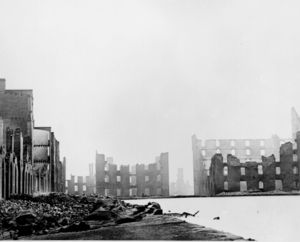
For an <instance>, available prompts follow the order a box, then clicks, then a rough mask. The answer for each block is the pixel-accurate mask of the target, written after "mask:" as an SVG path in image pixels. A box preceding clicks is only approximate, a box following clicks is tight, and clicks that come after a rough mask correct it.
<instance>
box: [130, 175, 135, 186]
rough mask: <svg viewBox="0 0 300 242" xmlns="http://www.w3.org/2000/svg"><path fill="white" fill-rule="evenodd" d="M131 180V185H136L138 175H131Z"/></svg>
mask: <svg viewBox="0 0 300 242" xmlns="http://www.w3.org/2000/svg"><path fill="white" fill-rule="evenodd" d="M129 182H130V185H131V186H136V176H130V177H129Z"/></svg>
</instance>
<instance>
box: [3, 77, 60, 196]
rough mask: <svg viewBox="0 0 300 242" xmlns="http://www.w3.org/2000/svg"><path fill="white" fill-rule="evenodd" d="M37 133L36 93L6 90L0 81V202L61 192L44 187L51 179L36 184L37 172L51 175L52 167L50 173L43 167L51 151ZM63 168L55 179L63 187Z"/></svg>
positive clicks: (56, 188)
mask: <svg viewBox="0 0 300 242" xmlns="http://www.w3.org/2000/svg"><path fill="white" fill-rule="evenodd" d="M35 130H36V129H35V128H34V119H33V91H32V90H7V89H6V81H5V79H0V199H7V198H10V197H11V196H12V195H20V194H29V195H32V194H33V192H44V191H48V190H50V191H61V190H59V189H58V186H56V185H53V186H52V187H54V189H52V187H51V186H49V187H48V186H44V187H43V186H42V185H41V184H44V183H45V180H47V179H48V177H47V176H45V177H43V179H44V180H41V181H39V182H36V177H37V173H41V174H48V173H49V172H50V173H51V168H49V170H47V169H48V168H47V166H45V165H43V164H46V163H47V162H48V163H49V159H48V156H49V154H48V153H47V152H48V151H47V149H46V150H43V148H45V146H47V145H49V142H48V141H47V140H46V136H45V137H44V136H43V135H41V136H42V138H40V137H39V135H36V133H35ZM38 147H40V148H38ZM50 147H51V137H50ZM50 153H51V151H50ZM57 156H59V150H58V152H56V157H57ZM50 157H51V154H50ZM63 169H64V168H63V164H57V166H56V173H54V175H53V177H52V178H53V179H52V180H54V181H55V182H56V184H58V183H59V184H63V186H64V183H65V182H64V181H63V179H65V178H64V177H63V174H61V175H60V174H59V173H63ZM39 177H41V178H42V176H39ZM49 181H51V177H50V178H49ZM55 182H54V183H55ZM36 188H37V189H36ZM51 189H52V190H51Z"/></svg>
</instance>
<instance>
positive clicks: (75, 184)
mask: <svg viewBox="0 0 300 242" xmlns="http://www.w3.org/2000/svg"><path fill="white" fill-rule="evenodd" d="M94 167H95V165H94V164H93V163H90V164H89V175H88V176H86V177H84V176H77V177H76V176H74V175H71V179H70V180H67V187H66V193H68V194H78V195H79V194H87V195H89V194H94V193H96V181H95V178H96V177H95V170H94Z"/></svg>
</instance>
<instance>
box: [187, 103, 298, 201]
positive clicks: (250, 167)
mask: <svg viewBox="0 0 300 242" xmlns="http://www.w3.org/2000/svg"><path fill="white" fill-rule="evenodd" d="M299 124H300V119H299V117H298V115H297V113H296V112H295V110H294V109H292V137H293V138H291V139H280V138H279V137H278V136H276V135H274V136H272V137H271V138H270V139H226V140H223V139H222V140H206V141H202V140H199V139H197V137H196V136H195V135H194V136H193V137H192V144H193V164H194V192H195V195H199V196H211V195H214V194H217V193H219V192H220V191H231V192H233V191H252V190H261V191H271V190H288V189H289V188H291V186H290V185H288V186H287V185H286V178H285V176H286V175H287V174H289V175H291V177H294V176H298V175H297V174H298V168H297V166H298V165H297V164H298V163H297V162H298V160H297V159H298V158H296V157H297V154H296V153H297V152H298V151H297V141H296V140H295V139H294V138H295V137H296V133H297V127H300V125H299ZM298 131H299V130H298ZM287 157H288V158H287ZM220 163H221V164H222V167H221V165H220ZM220 169H221V170H222V172H221V173H220ZM283 174H285V175H283ZM273 181H274V182H273ZM293 182H295V183H294V185H296V183H297V180H293ZM220 183H222V188H221V186H220ZM284 184H285V185H284ZM297 186H298V185H297ZM297 186H294V187H295V188H294V189H296V188H297ZM297 189H298V188H297Z"/></svg>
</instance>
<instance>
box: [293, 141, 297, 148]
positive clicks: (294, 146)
mask: <svg viewBox="0 0 300 242" xmlns="http://www.w3.org/2000/svg"><path fill="white" fill-rule="evenodd" d="M293 149H294V150H297V143H296V142H294V143H293Z"/></svg>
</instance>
